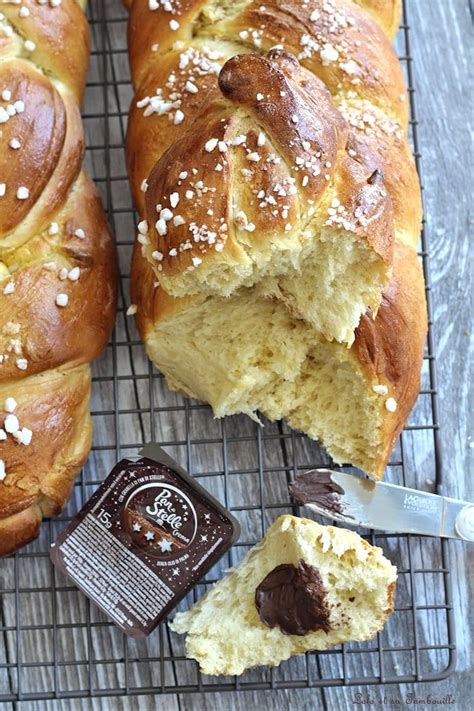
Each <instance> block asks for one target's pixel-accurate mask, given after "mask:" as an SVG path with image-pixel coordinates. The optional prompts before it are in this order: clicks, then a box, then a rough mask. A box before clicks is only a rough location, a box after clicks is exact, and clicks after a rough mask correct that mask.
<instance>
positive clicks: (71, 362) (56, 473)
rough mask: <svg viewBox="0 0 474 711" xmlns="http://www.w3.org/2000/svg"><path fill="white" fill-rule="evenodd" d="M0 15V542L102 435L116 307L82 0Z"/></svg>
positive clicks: (48, 498)
mask: <svg viewBox="0 0 474 711" xmlns="http://www.w3.org/2000/svg"><path fill="white" fill-rule="evenodd" d="M1 9H2V14H1V15H0V60H1V62H0V94H1V101H0V123H1V126H0V144H1V150H0V408H1V414H0V555H4V554H7V553H11V552H13V551H14V550H16V549H17V548H19V547H20V546H21V545H24V544H25V543H27V542H28V541H30V540H31V539H32V538H34V537H35V536H36V535H37V534H38V530H39V525H40V523H41V520H42V518H43V517H44V516H50V515H52V514H54V513H57V512H58V511H59V510H60V509H61V508H62V506H63V505H64V503H65V501H66V499H67V497H68V496H69V494H70V491H71V488H72V484H73V480H74V477H75V475H76V474H77V472H78V471H79V469H80V467H81V466H82V464H83V463H84V461H85V459H86V457H87V455H88V452H89V449H90V444H91V419H90V415H89V396H90V368H89V361H91V360H92V359H93V358H95V357H96V356H97V355H98V354H99V353H100V352H101V351H102V349H103V348H104V347H105V344H106V342H107V339H108V337H109V335H110V332H111V329H112V325H113V321H114V316H115V308H116V261H115V251H114V248H113V243H112V239H111V236H110V233H109V231H108V227H107V223H106V220H105V215H104V212H103V209H102V206H101V204H100V201H99V198H98V196H97V194H96V191H95V188H94V186H93V184H92V182H91V179H90V178H89V177H88V175H87V174H86V173H85V172H84V171H83V170H82V160H83V152H84V138H83V131H82V126H81V118H80V111H79V104H80V102H81V100H82V94H83V90H84V85H85V77H86V71H87V64H88V51H89V36H88V27H87V21H86V18H85V15H84V12H83V9H82V8H81V3H78V2H76V0H59V1H58V0H45V1H44V2H37V1H36V0H20V1H19V2H15V3H4V4H2V8H1Z"/></svg>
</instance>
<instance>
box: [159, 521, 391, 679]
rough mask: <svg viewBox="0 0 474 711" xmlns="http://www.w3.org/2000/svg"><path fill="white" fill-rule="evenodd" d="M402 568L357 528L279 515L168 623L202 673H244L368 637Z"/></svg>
mask: <svg viewBox="0 0 474 711" xmlns="http://www.w3.org/2000/svg"><path fill="white" fill-rule="evenodd" d="M396 579H397V571H396V568H395V566H393V565H392V564H391V563H390V561H389V560H387V558H385V557H384V555H383V553H382V550H381V549H380V548H376V547H374V546H371V545H370V544H369V543H367V542H366V541H365V540H363V539H362V538H361V537H360V536H359V535H358V534H356V533H354V532H352V531H348V530H345V529H342V528H335V527H333V526H320V525H319V524H318V523H316V522H314V521H311V520H309V519H304V518H297V517H295V516H289V515H286V516H280V517H279V518H278V519H277V520H276V521H275V522H274V524H273V525H272V526H271V528H270V529H269V530H268V532H267V534H266V536H265V538H264V539H263V540H262V541H261V542H260V543H258V544H257V545H256V546H254V547H253V548H252V549H251V550H250V551H249V553H248V554H247V556H246V557H245V558H244V559H243V561H242V562H241V563H240V565H238V566H237V567H236V568H235V569H233V570H232V571H231V572H230V573H228V574H227V575H226V576H225V577H224V578H223V579H222V580H221V581H219V582H218V583H216V584H215V585H214V586H213V587H212V588H211V589H210V590H209V592H208V593H207V594H206V595H205V596H204V597H203V598H202V599H201V600H200V601H199V602H198V603H197V604H195V605H194V606H193V607H192V608H191V610H189V611H188V612H179V613H178V614H177V615H176V617H175V618H174V621H173V623H172V624H171V628H172V629H173V630H174V631H175V632H179V633H181V634H184V633H187V637H186V654H187V656H188V657H191V658H193V659H196V660H197V661H198V662H199V666H200V668H201V671H202V672H203V673H205V674H215V675H218V674H242V673H243V672H244V671H245V670H247V669H251V668H252V667H256V666H261V665H266V666H277V665H278V664H280V662H282V661H284V660H285V659H288V658H289V657H291V656H293V655H295V654H302V653H304V652H307V651H311V650H318V649H327V648H328V647H332V646H335V645H339V644H342V643H343V642H349V641H359V642H360V641H364V640H368V639H371V638H372V637H373V636H374V635H375V634H376V633H377V632H378V631H379V630H381V629H382V627H383V625H384V624H385V621H386V619H387V617H388V615H389V614H390V613H391V612H392V610H393V597H394V590H395V585H396Z"/></svg>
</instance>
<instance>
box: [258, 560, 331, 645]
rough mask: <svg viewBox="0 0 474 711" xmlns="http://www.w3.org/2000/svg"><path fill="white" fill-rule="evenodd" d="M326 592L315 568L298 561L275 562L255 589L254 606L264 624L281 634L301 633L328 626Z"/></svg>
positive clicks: (325, 629)
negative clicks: (278, 629)
mask: <svg viewBox="0 0 474 711" xmlns="http://www.w3.org/2000/svg"><path fill="white" fill-rule="evenodd" d="M326 596H327V591H326V589H325V587H324V584H323V581H322V578H321V575H320V574H319V571H318V570H317V568H315V567H314V566H313V565H309V564H308V563H306V562H305V561H304V560H300V561H299V563H298V567H295V566H294V565H292V564H291V563H286V564H284V565H278V566H277V567H276V568H274V569H273V570H272V571H271V572H270V573H268V575H267V576H266V577H265V578H264V579H263V580H262V582H261V583H260V585H259V586H258V588H257V589H256V591H255V606H256V608H257V611H258V614H259V615H260V619H261V621H262V622H263V624H264V625H267V627H271V628H273V627H279V628H280V630H281V631H282V632H283V634H296V635H300V636H302V635H305V634H308V632H316V630H324V632H329V630H330V629H331V625H330V620H329V617H330V616H329V606H328V603H327V600H326Z"/></svg>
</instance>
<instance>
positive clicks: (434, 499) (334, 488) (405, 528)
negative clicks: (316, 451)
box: [289, 469, 474, 542]
mask: <svg viewBox="0 0 474 711" xmlns="http://www.w3.org/2000/svg"><path fill="white" fill-rule="evenodd" d="M289 490H290V494H291V495H292V497H293V498H294V499H295V500H296V501H297V502H298V503H299V504H301V505H303V506H308V508H310V509H311V510H313V511H315V512H316V513H318V514H320V515H321V516H326V517H329V518H331V519H335V520H337V521H341V522H342V523H345V524H347V525H349V526H364V527H365V528H372V529H376V530H381V531H390V532H393V533H414V534H417V535H423V536H438V537H441V538H458V539H461V540H465V541H471V542H474V504H472V503H469V502H468V501H459V500H457V499H451V498H449V497H447V496H438V495H436V494H430V493H427V492H424V491H418V490H416V489H408V488H406V487H403V486H396V485H394V484H386V483H384V482H375V481H372V480H369V479H365V478H363V477H361V476H358V475H356V474H347V473H345V472H341V471H332V470H330V469H313V470H310V471H307V472H304V473H302V474H300V475H298V476H297V477H296V479H295V480H294V481H293V482H291V483H290V484H289Z"/></svg>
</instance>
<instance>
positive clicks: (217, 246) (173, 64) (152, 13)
mask: <svg viewBox="0 0 474 711" xmlns="http://www.w3.org/2000/svg"><path fill="white" fill-rule="evenodd" d="M126 5H127V6H128V8H129V11H130V17H129V30H128V38H129V54H130V65H131V71H132V79H133V83H134V87H135V97H134V100H133V102H132V107H131V111H130V118H129V127H128V135H127V159H128V166H129V174H130V181H131V186H132V192H133V196H134V200H135V203H136V206H137V208H138V211H139V213H140V216H141V218H142V221H141V223H140V225H139V234H138V238H137V242H136V245H135V251H134V257H133V263H132V298H133V301H134V302H135V303H136V305H137V309H138V310H137V323H138V326H139V329H140V332H141V335H142V338H143V340H144V343H145V347H146V350H147V352H148V355H149V356H150V358H151V359H152V360H153V361H154V362H155V363H156V364H157V366H158V367H159V368H160V369H161V370H162V371H163V372H164V374H165V377H166V379H167V382H168V384H169V385H170V387H172V388H173V389H175V390H179V391H181V392H183V393H185V394H187V395H188V396H191V397H197V398H199V399H202V400H207V401H208V402H210V404H211V405H212V407H213V409H214V411H215V413H216V415H218V416H222V415H225V414H232V413H236V412H247V414H249V415H250V416H253V417H255V412H256V411H257V410H259V411H261V412H262V413H263V414H265V415H266V416H267V417H269V418H270V419H277V418H280V417H284V418H286V419H287V420H288V422H289V423H290V425H292V426H293V427H295V428H296V429H300V430H302V431H304V432H305V433H307V434H308V435H309V436H311V437H313V438H315V439H320V440H321V441H322V442H323V443H324V444H325V445H326V447H327V449H328V450H329V452H330V453H331V454H332V456H333V458H334V459H335V460H336V461H339V462H352V463H353V464H355V465H356V466H359V467H361V468H362V469H364V470H365V471H367V472H368V473H370V474H371V475H373V476H375V477H380V476H381V475H382V472H383V469H384V466H385V464H386V462H387V460H388V458H389V456H390V453H391V450H392V448H393V445H394V442H395V440H396V437H397V436H398V433H399V432H400V430H401V428H402V427H403V424H404V422H405V420H406V418H407V416H408V414H409V412H410V410H411V408H412V406H413V404H414V401H415V399H416V395H417V393H418V389H419V374H420V368H421V363H422V358H423V347H424V338H425V334H426V308H425V299H424V287H423V277H422V273H421V268H420V264H419V261H418V258H417V255H416V245H417V243H418V239H419V232H420V225H421V200H420V189H419V183H418V178H417V175H416V170H415V166H414V162H413V159H412V156H411V152H410V149H409V146H408V142H407V138H406V134H407V126H408V103H407V93H406V89H405V86H404V82H403V76H402V72H401V68H400V65H399V62H398V60H397V57H396V55H395V54H394V51H393V49H392V47H391V44H390V42H391V40H392V39H393V37H394V35H395V33H396V30H397V27H398V22H399V18H400V2H399V0H389V1H388V2H383V1H382V0H358V1H357V2H354V1H353V0H292V1H291V0H269V1H268V2H265V3H263V4H262V3H261V2H259V1H257V0H253V1H251V0H238V1H236V2H228V1H227V0H220V1H219V0H212V1H207V2H206V1H204V0H174V1H173V2H162V1H161V0H133V1H132V0H128V2H126ZM316 245H318V247H317V249H318V250H319V251H314V250H315V249H316ZM341 245H343V246H342V247H341ZM336 250H342V251H343V252H344V250H346V251H345V252H344V254H345V255H346V256H345V257H344V259H346V261H342V265H343V266H342V268H341V266H340V264H339V265H338V263H337V261H336V260H335V251H336ZM350 250H354V251H353V252H352V251H350ZM355 250H360V252H356V251H355ZM349 253H350V254H353V253H354V254H355V255H357V254H358V255H359V257H358V260H359V261H357V260H356V259H355V258H354V260H353V261H355V266H354V264H351V261H350V257H347V254H349ZM311 255H313V256H312V257H311ZM361 255H362V256H361ZM311 258H312V259H313V262H312V263H311V269H309V268H308V264H309V263H310V260H311ZM338 269H339V271H338ZM318 270H319V271H318ZM331 270H333V272H334V273H333V274H332V276H331V277H330V278H331V279H332V282H331V284H330V285H331V287H333V286H334V284H335V285H336V286H335V287H334V290H333V292H331V296H330V297H327V294H326V292H325V288H326V286H325V282H324V279H325V278H326V277H327V279H328V283H329V277H328V276H327V274H326V273H325V272H327V273H328V274H329V272H331ZM351 270H352V271H351ZM315 275H317V276H315ZM345 280H347V281H348V283H349V281H350V284H351V285H353V284H354V285H355V286H350V287H349V286H348V287H347V288H346V289H345V292H344V283H345ZM351 280H352V281H351ZM370 283H372V286H373V285H375V287H376V289H375V292H376V293H374V291H371V290H370V288H369V286H370ZM368 284H369V286H368ZM341 285H342V287H341ZM338 290H339V291H338ZM331 309H332V313H331ZM351 309H352V310H351ZM322 311H324V313H323V312H322ZM346 312H347V314H346ZM341 315H342V316H344V317H345V316H346V315H347V318H346V319H345V322H344V324H343V325H342V326H341V325H340V321H341V318H342V316H341ZM262 331H263V335H262ZM213 340H214V341H215V344H214V345H213V343H212V341H213ZM257 341H258V344H257V345H256V342H257ZM335 370H337V373H338V375H337V378H338V383H335V380H336V378H335V375H334V373H335ZM349 371H350V373H349ZM316 374H317V377H316ZM316 381H318V382H316ZM336 384H337V387H338V388H339V390H337V388H336ZM331 388H332V390H331ZM331 393H332V400H331ZM339 399H340V402H339V401H338V400H339ZM362 399H363V400H364V405H363V407H364V408H365V410H364V412H362V409H363V408H362V405H360V403H361V401H362ZM334 400H336V402H334ZM329 411H331V413H332V414H331V417H332V418H333V419H332V420H331V423H329V420H328V422H327V424H326V425H321V421H322V420H323V419H324V418H326V419H327V412H329ZM357 421H358V424H356V423H357ZM357 427H358V428H359V429H358V430H357V431H356V428H357Z"/></svg>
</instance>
